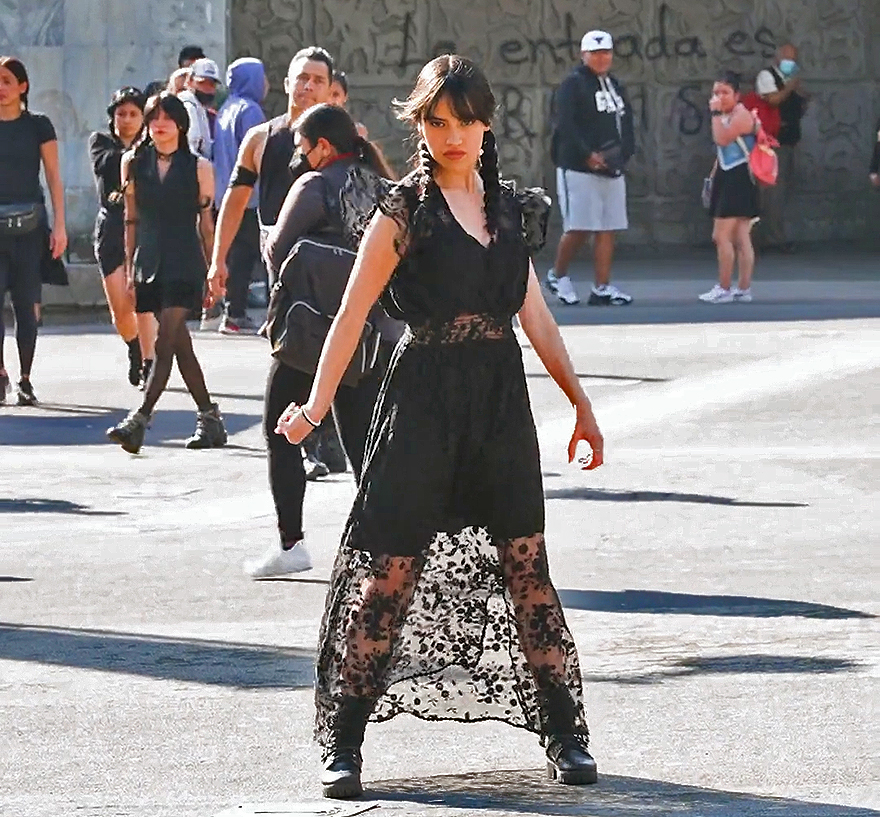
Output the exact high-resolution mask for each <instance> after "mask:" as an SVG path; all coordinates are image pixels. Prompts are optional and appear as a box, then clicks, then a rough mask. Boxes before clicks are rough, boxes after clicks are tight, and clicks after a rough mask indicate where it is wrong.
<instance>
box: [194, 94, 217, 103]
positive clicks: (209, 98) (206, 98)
mask: <svg viewBox="0 0 880 817" xmlns="http://www.w3.org/2000/svg"><path fill="white" fill-rule="evenodd" d="M216 98H217V94H208V93H205V91H196V99H197V100H198V101H199V102H201V103H202V105H210V104H211V103H212V102H213V101H214V100H215V99H216Z"/></svg>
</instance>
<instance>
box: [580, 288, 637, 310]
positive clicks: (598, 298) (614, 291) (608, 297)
mask: <svg viewBox="0 0 880 817" xmlns="http://www.w3.org/2000/svg"><path fill="white" fill-rule="evenodd" d="M588 303H589V305H590V306H628V305H629V304H631V303H632V296H631V295H627V294H626V293H625V292H621V291H620V290H619V289H618V288H617V287H616V286H614V285H613V284H602V285H601V286H594V287H593V288H592V290H590V300H589V301H588Z"/></svg>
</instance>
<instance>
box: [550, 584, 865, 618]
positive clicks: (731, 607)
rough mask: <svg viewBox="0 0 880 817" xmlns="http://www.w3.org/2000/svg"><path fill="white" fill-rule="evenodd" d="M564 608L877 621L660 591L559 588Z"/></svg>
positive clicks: (818, 607)
mask: <svg viewBox="0 0 880 817" xmlns="http://www.w3.org/2000/svg"><path fill="white" fill-rule="evenodd" d="M558 592H559V598H560V600H561V601H562V606H563V607H568V608H569V609H572V610H590V611H592V612H596V613H657V614H664V615H686V616H734V617H744V618H782V617H785V616H790V617H796V618H819V619H847V618H876V616H874V615H873V614H871V613H865V612H862V611H861V610H847V609H845V608H842V607H831V606H829V605H827V604H815V603H813V602H809V601H789V600H788V599H762V598H752V597H750V596H698V595H692V594H690V593H667V592H664V591H661V590H566V589H560V590H559V591H558Z"/></svg>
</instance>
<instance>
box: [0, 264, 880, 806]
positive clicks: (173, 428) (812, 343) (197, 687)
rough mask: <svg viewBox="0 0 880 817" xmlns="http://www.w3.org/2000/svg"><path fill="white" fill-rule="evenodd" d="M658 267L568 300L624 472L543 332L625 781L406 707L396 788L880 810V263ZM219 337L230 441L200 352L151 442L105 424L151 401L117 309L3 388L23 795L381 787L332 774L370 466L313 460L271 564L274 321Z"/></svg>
mask: <svg viewBox="0 0 880 817" xmlns="http://www.w3.org/2000/svg"><path fill="white" fill-rule="evenodd" d="M793 280H797V279H789V280H788V282H787V283H790V282H791V281H793ZM631 281H632V287H631V288H632V289H633V290H634V291H635V290H636V287H641V286H645V287H647V286H648V285H649V284H650V285H651V286H656V287H657V293H658V294H657V297H656V298H655V299H654V302H649V303H646V304H637V305H636V306H633V307H631V308H630V309H628V310H610V309H595V310H590V309H588V308H586V307H579V308H574V309H570V310H562V309H556V308H555V307H554V309H555V311H556V312H557V314H558V315H559V316H560V317H561V318H562V322H563V323H564V324H565V325H564V327H563V333H564V336H565V339H566V342H567V344H568V345H569V349H570V350H571V352H572V357H573V360H574V362H575V366H576V369H577V371H578V372H579V374H580V375H581V377H582V379H583V382H584V384H585V386H586V387H587V389H588V391H589V392H590V394H591V396H592V397H593V400H594V403H595V405H596V410H597V415H598V417H599V420H600V423H601V424H602V426H603V429H604V430H605V433H606V437H607V440H608V464H607V466H606V467H604V468H602V469H600V470H598V471H596V472H593V473H590V474H584V473H582V472H580V471H578V470H576V469H573V468H572V467H570V466H568V465H567V464H566V463H565V460H564V455H563V451H564V443H565V442H566V439H567V435H568V434H569V433H570V427H569V426H570V417H569V410H568V409H567V407H566V405H565V402H564V399H563V398H562V397H561V396H560V395H559V393H558V392H557V391H556V389H555V387H553V386H552V384H551V383H550V382H549V380H548V378H547V377H546V375H545V374H544V373H543V372H542V369H541V367H540V364H539V362H538V361H537V359H536V358H535V356H534V354H533V353H532V352H531V351H530V350H528V349H527V350H526V365H527V374H528V376H529V383H530V388H531V390H532V396H533V404H534V411H535V415H536V420H537V422H538V425H539V434H540V437H541V441H542V452H543V467H544V472H545V493H546V496H547V512H548V526H547V533H548V543H549V545H548V547H549V554H550V560H551V569H552V572H553V576H554V580H555V582H556V584H557V587H558V588H559V590H560V595H561V597H562V599H563V603H564V604H565V606H566V615H567V617H568V620H569V624H570V626H571V628H572V630H573V632H574V634H575V638H576V640H577V643H578V645H579V649H580V656H581V662H582V668H583V671H584V677H585V685H586V687H585V688H586V700H587V705H588V714H589V718H590V723H591V729H592V732H593V747H594V752H595V755H596V757H597V759H598V761H599V765H600V778H601V780H600V784H599V785H598V786H595V787H590V788H586V789H572V788H564V787H558V786H554V785H551V784H549V783H547V782H544V781H543V779H542V776H541V771H540V770H541V768H542V765H543V764H542V760H541V757H542V756H541V751H540V748H539V747H538V746H537V741H536V740H535V739H534V737H533V736H530V735H527V734H523V733H519V732H516V731H515V730H512V729H510V728H509V727H506V726H503V725H498V724H479V725H469V726H464V725H458V724H425V723H421V722H417V721H414V720H412V719H408V718H398V719H395V720H394V721H391V722H389V723H387V724H382V725H374V726H371V728H370V729H369V730H368V736H367V743H366V746H365V757H366V765H365V778H366V780H367V785H368V789H369V791H368V796H367V799H366V800H365V802H364V803H363V804H361V805H360V806H359V807H360V808H364V807H366V806H368V805H376V806H377V808H375V809H374V810H373V811H371V812H368V813H375V814H382V813H397V814H407V815H421V814H427V815H437V816H438V817H440V816H442V817H445V816H446V815H472V814H483V815H493V816H494V815H521V814H551V815H568V814H580V815H597V816H598V817H636V815H646V814H663V815H665V814H682V815H688V817H691V815H693V816H694V817H696V815H700V817H704V816H705V815H712V817H734V815H736V817H739V815H749V817H751V815H761V817H764V816H765V815H767V816H768V817H769V815H774V817H776V816H777V815H784V817H832V815H833V816H834V817H837V816H838V815H840V816H841V817H851V816H853V817H854V815H859V816H860V817H861V816H862V815H868V814H876V813H880V812H878V811H877V810H878V809H880V794H878V791H880V787H878V777H880V775H878V749H880V745H878V737H877V730H876V726H875V723H876V721H877V700H878V676H880V654H878V643H880V642H878V626H877V616H878V615H880V601H878V598H877V592H876V577H877V569H878V555H877V548H876V542H877V540H878V534H880V514H878V511H877V508H876V504H877V503H876V495H877V488H878V485H880V433H878V429H877V425H876V412H877V405H878V398H877V395H878V393H880V392H878V389H880V374H878V371H880V322H878V321H877V320H874V319H871V318H869V317H867V318H866V317H864V316H846V315H841V314H840V310H841V309H842V307H841V304H848V305H850V306H851V305H854V304H855V305H859V309H862V310H864V311H865V312H867V313H868V314H870V315H877V314H878V311H880V285H878V284H874V283H872V282H871V281H870V278H869V276H868V275H862V276H861V277H859V276H857V275H852V276H851V277H846V278H840V279H837V281H836V282H835V284H834V287H833V289H834V294H836V297H829V292H828V290H816V291H815V292H814V293H813V294H812V295H811V294H810V291H807V290H806V289H804V288H802V287H798V288H797V289H796V290H795V293H796V294H794V295H791V296H786V297H785V298H784V299H782V296H781V295H780V299H778V300H774V299H771V298H769V297H768V298H766V299H765V301H764V303H756V304H752V305H734V306H730V307H710V306H705V305H703V304H698V303H694V302H691V301H687V300H686V299H685V297H684V295H685V294H686V287H687V286H691V285H693V286H696V287H697V291H700V290H699V285H701V284H702V281H700V280H698V279H697V278H696V276H692V277H691V279H690V282H689V281H688V279H687V278H685V277H666V278H663V279H659V278H658V279H657V280H651V279H645V278H641V279H640V278H638V277H637V276H635V275H634V276H632V278H631ZM706 281H707V282H709V283H710V282H711V276H707V278H706ZM620 283H621V285H623V284H624V283H629V281H626V280H625V278H624V276H623V275H622V274H621V277H620ZM785 283H786V280H785V279H784V278H783V277H782V276H779V277H778V278H777V279H776V281H775V282H774V283H773V286H778V287H780V293H781V292H782V286H783V284H785ZM819 284H821V282H820V281H814V282H813V285H815V286H819ZM766 287H767V289H770V287H771V285H770V284H767V285H766ZM676 288H680V289H678V290H676ZM646 291H647V290H646ZM672 291H680V292H681V297H680V298H676V299H673V300H672V301H669V302H667V303H666V304H664V303H663V302H662V299H661V295H662V293H669V292H672ZM765 291H767V290H766V289H765ZM634 294H635V292H634ZM649 301H650V299H649ZM640 310H642V312H641V313H640ZM650 310H656V311H657V313H658V314H659V315H660V317H659V318H658V317H657V316H656V315H655V316H653V317H652V316H651V315H650V314H648V312H649V311H650ZM670 310H672V312H670ZM722 310H725V311H722ZM726 310H731V311H729V312H728V311H726ZM732 310H736V312H734V311H732ZM673 313H674V314H673ZM663 314H665V315H666V316H667V317H668V318H669V320H667V321H663V320H661V319H660V318H662V315H663ZM756 315H757V316H758V317H757V319H755V318H756ZM592 321H598V322H599V323H596V324H595V325H590V322H592ZM196 347H197V351H198V353H199V355H200V357H201V358H202V359H203V361H204V363H205V367H206V373H207V379H208V384H209V387H210V388H211V389H212V390H214V393H215V394H216V395H217V396H218V398H219V400H220V402H221V406H222V408H223V411H224V414H225V415H226V417H227V420H228V423H229V426H230V430H231V432H232V437H231V445H230V446H229V448H227V449H226V450H222V451H208V452H188V451H185V450H183V449H182V448H181V441H182V440H183V438H185V437H186V436H187V434H188V433H189V432H190V431H191V424H192V421H193V416H192V406H191V404H190V401H189V398H188V396H187V395H186V394H185V393H184V392H183V390H182V384H181V383H180V382H179V380H177V379H176V378H177V375H176V374H175V375H174V377H175V379H174V380H173V381H172V385H173V390H172V392H170V393H169V394H167V395H165V396H164V397H163V400H162V402H161V404H160V411H159V413H158V414H157V416H156V420H155V422H154V426H153V428H152V429H151V431H150V434H149V436H148V441H147V446H146V447H145V449H144V451H143V453H142V455H141V456H138V457H129V456H128V455H125V454H123V453H122V452H121V451H119V450H118V449H117V448H115V447H113V446H111V445H109V444H107V443H105V442H104V440H103V429H104V428H105V427H106V426H107V425H109V424H111V423H112V422H113V421H115V420H116V419H117V418H119V417H121V416H122V415H123V414H124V412H125V410H126V409H127V408H129V407H131V406H133V405H135V403H136V402H137V398H138V396H137V394H136V393H135V392H134V391H133V390H131V389H130V387H127V385H126V384H125V383H124V382H123V375H124V357H125V349H124V346H123V345H122V344H121V343H120V342H119V341H118V340H117V339H115V338H114V337H112V335H111V334H110V333H109V331H107V328H106V327H101V326H94V325H91V326H64V327H55V328H52V327H49V328H47V330H46V331H45V333H44V335H43V336H41V339H40V347H39V351H38V362H37V368H36V369H35V375H34V377H35V381H34V382H35V385H36V386H37V391H38V394H39V395H40V396H41V398H42V400H43V401H44V405H43V406H42V407H40V408H39V409H30V410H28V409H18V408H14V407H6V408H3V409H0V446H2V447H0V456H2V460H0V486H2V487H0V526H2V527H0V723H2V728H0V757H2V773H0V812H2V813H3V814H6V813H9V814H28V815H33V817H56V815H67V814H77V815H86V817H88V815H95V817H98V816H100V817H104V815H107V816H108V817H109V815H132V817H134V815H137V816H138V817H141V815H150V816H151V817H153V816H155V817H165V816H166V815H167V817H171V815H174V816H175V817H190V815H192V817H196V815H199V817H207V816H208V815H215V814H220V813H224V814H225V813H229V814H237V815H249V814H255V813H275V814H285V813H286V814H294V813H296V814H309V813H310V814H317V813H324V814H337V815H343V814H348V813H356V812H354V811H351V810H350V809H349V810H348V811H346V810H345V808H348V807H347V806H346V807H343V806H342V805H341V804H334V803H324V802H321V801H320V797H319V794H320V792H319V788H318V786H317V784H316V780H315V774H316V768H317V755H316V752H315V750H314V748H313V747H312V746H311V743H310V729H311V717H312V703H311V690H310V686H311V676H312V662H313V657H314V647H315V634H316V630H317V627H318V623H319V619H320V615H321V610H322V603H323V596H324V593H325V590H326V585H325V582H326V578H327V576H328V574H329V570H330V565H331V563H332V559H333V553H334V549H335V546H336V543H337V541H338V537H339V533H340V529H341V526H342V524H343V521H344V518H345V514H346V512H347V509H348V504H349V503H350V501H351V498H352V496H353V485H352V483H351V480H350V478H349V477H347V476H341V477H334V478H332V479H330V480H327V481H325V482H323V483H321V484H318V485H312V486H310V488H309V492H308V495H307V501H306V519H307V528H308V543H309V547H310V550H311V552H312V555H313V561H314V562H315V568H314V570H312V571H310V572H309V573H306V574H301V575H299V576H296V577H292V578H291V579H288V580H278V581H266V582H259V583H254V582H251V581H250V580H249V579H247V578H246V577H245V576H244V575H243V574H242V572H241V563H242V561H243V560H244V559H245V558H247V557H249V556H253V555H254V554H255V553H257V552H259V551H261V550H262V549H263V548H264V547H265V546H266V545H267V543H269V542H271V541H272V538H273V514H272V506H271V500H270V498H269V496H268V491H267V489H266V478H265V464H264V457H263V452H262V441H261V439H260V431H259V414H260V409H261V391H262V383H263V378H264V375H265V371H266V356H265V354H266V353H265V346H264V345H263V342H262V341H260V340H259V339H256V338H231V339H230V338H222V337H219V336H217V335H199V336H198V338H197V340H196ZM9 351H11V349H10V350H9ZM13 368H14V366H13ZM272 803H274V804H276V805H275V806H268V805H266V804H272ZM248 804H262V805H259V806H258V807H256V808H254V807H251V806H249V805H248Z"/></svg>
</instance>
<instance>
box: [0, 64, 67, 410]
mask: <svg viewBox="0 0 880 817" xmlns="http://www.w3.org/2000/svg"><path fill="white" fill-rule="evenodd" d="M29 88H30V84H29V80H28V73H27V69H26V68H25V67H24V64H23V63H22V62H21V60H18V59H16V58H15V57H0V404H4V403H5V402H6V395H7V393H8V392H9V373H8V372H7V371H6V364H5V363H4V359H3V342H4V336H5V334H6V327H5V326H4V324H3V313H2V305H3V301H4V299H5V298H6V293H7V291H8V292H9V294H10V295H11V297H12V309H13V311H14V313H15V340H16V343H17V345H18V360H19V376H20V379H19V381H18V390H17V391H18V405H20V406H33V405H35V404H36V402H37V398H36V395H35V394H34V388H33V386H32V385H31V368H32V367H33V363H34V353H35V352H36V348H37V322H38V314H39V312H38V310H39V304H40V300H41V299H40V296H41V290H42V279H41V277H40V264H41V261H42V258H43V252H44V250H45V248H46V242H47V240H48V243H49V249H50V252H51V254H52V257H53V258H60V257H61V255H62V254H63V253H64V250H65V249H66V248H67V231H66V229H65V222H64V190H63V188H62V185H61V173H60V170H59V163H58V138H57V137H56V135H55V128H54V127H53V126H52V123H51V122H50V121H49V119H48V117H46V116H43V115H42V114H38V113H31V112H30V111H29V110H28V90H29ZM41 164H42V166H43V170H44V171H45V173H46V182H47V183H48V186H49V194H50V196H51V198H52V215H53V221H52V230H51V232H49V235H48V239H47V231H48V227H47V218H46V208H45V205H44V198H43V190H42V188H41V187H40V165H41Z"/></svg>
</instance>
